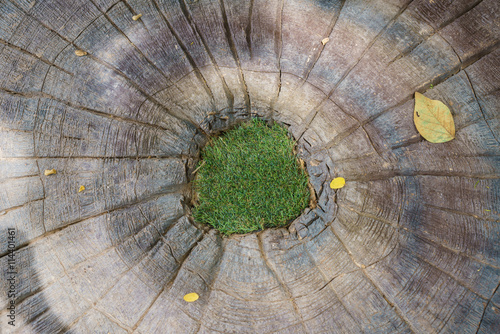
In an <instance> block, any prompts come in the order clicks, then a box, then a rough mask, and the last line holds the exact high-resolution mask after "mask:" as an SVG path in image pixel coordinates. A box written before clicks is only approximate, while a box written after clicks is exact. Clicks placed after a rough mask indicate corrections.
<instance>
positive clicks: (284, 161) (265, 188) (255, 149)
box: [193, 119, 309, 235]
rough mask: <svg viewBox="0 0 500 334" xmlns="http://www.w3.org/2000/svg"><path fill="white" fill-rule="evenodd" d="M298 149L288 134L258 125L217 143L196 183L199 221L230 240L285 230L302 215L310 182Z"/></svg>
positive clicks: (207, 151) (204, 160)
mask: <svg viewBox="0 0 500 334" xmlns="http://www.w3.org/2000/svg"><path fill="white" fill-rule="evenodd" d="M293 147H294V141H293V140H292V139H290V138H289V137H288V135H287V130H286V129H285V128H283V127H281V126H279V125H277V124H275V125H274V126H272V127H268V126H267V125H266V124H265V123H264V121H262V120H258V119H254V120H252V121H251V122H248V123H243V124H241V125H240V126H238V127H237V128H235V129H234V130H231V131H228V132H226V133H224V134H223V135H222V136H220V137H218V138H215V139H213V140H212V142H211V143H210V144H209V145H207V146H206V147H205V148H204V149H203V151H202V161H201V162H200V164H199V165H198V166H199V170H198V174H197V176H196V179H195V181H194V189H195V191H197V196H198V205H197V206H195V207H194V210H193V215H194V218H195V220H196V221H198V222H200V223H205V224H208V225H210V226H212V227H214V228H215V229H217V230H219V231H220V232H221V233H222V234H224V235H230V234H233V233H250V232H254V231H257V230H260V229H264V228H268V227H281V226H285V225H286V224H287V223H288V222H289V221H290V219H293V218H295V217H297V216H298V215H300V213H301V212H302V210H303V209H304V208H305V207H306V206H307V205H308V202H309V189H308V187H307V182H308V177H307V174H306V173H305V171H304V170H303V169H302V168H300V166H299V164H298V162H297V158H296V156H295V155H294V154H293ZM200 166H201V167H200Z"/></svg>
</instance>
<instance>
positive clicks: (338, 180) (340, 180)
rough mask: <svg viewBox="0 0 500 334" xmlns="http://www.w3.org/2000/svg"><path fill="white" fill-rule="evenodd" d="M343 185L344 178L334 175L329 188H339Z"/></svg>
mask: <svg viewBox="0 0 500 334" xmlns="http://www.w3.org/2000/svg"><path fill="white" fill-rule="evenodd" d="M343 186H345V179H344V178H343V177H336V178H334V179H333V180H332V182H330V188H332V189H340V188H342V187H343Z"/></svg>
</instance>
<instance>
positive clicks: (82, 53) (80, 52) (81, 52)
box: [75, 50, 87, 57]
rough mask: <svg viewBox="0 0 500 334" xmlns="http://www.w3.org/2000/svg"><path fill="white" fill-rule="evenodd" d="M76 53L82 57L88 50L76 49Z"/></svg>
mask: <svg viewBox="0 0 500 334" xmlns="http://www.w3.org/2000/svg"><path fill="white" fill-rule="evenodd" d="M75 55H77V56H78V57H82V56H86V55H87V52H85V51H82V50H75Z"/></svg>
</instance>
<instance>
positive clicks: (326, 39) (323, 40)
mask: <svg viewBox="0 0 500 334" xmlns="http://www.w3.org/2000/svg"><path fill="white" fill-rule="evenodd" d="M329 40H330V39H329V38H328V37H327V38H323V39H322V40H321V44H323V45H325V44H326V43H328V41H329Z"/></svg>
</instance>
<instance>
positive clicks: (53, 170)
mask: <svg viewBox="0 0 500 334" xmlns="http://www.w3.org/2000/svg"><path fill="white" fill-rule="evenodd" d="M44 174H45V176H49V175H53V174H57V171H56V170H55V169H46V170H45V172H44Z"/></svg>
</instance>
